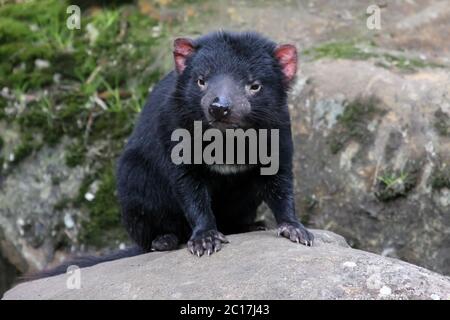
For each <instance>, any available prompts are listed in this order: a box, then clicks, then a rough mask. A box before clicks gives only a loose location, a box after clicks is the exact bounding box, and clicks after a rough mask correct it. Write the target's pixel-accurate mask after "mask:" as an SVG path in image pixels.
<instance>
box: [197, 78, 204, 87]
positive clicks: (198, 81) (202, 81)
mask: <svg viewBox="0 0 450 320" xmlns="http://www.w3.org/2000/svg"><path fill="white" fill-rule="evenodd" d="M197 84H198V86H199V87H200V88H204V87H205V85H206V82H205V80H203V79H202V78H198V80H197Z"/></svg>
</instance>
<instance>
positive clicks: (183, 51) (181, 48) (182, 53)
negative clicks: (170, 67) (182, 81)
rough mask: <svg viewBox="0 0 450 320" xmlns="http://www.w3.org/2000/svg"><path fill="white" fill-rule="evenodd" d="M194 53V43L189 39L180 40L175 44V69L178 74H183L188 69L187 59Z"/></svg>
mask: <svg viewBox="0 0 450 320" xmlns="http://www.w3.org/2000/svg"><path fill="white" fill-rule="evenodd" d="M192 53H194V43H193V41H192V40H191V39H188V38H178V39H175V41H174V42H173V57H174V59H175V68H176V69H177V72H178V73H180V74H181V73H182V72H183V70H184V68H186V59H187V58H188V57H189V56H190V55H191V54H192Z"/></svg>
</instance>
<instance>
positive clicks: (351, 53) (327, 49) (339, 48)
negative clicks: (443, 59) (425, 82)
mask: <svg viewBox="0 0 450 320" xmlns="http://www.w3.org/2000/svg"><path fill="white" fill-rule="evenodd" d="M374 49H375V46H374V44H373V43H362V42H360V43H359V42H356V41H341V42H339V41H336V42H329V43H325V44H322V45H319V46H317V47H313V48H310V49H307V50H304V52H303V53H304V54H306V55H308V56H311V57H313V58H314V59H322V58H330V59H351V60H367V59H370V58H373V59H375V60H376V61H377V64H378V65H380V66H382V67H391V66H394V67H396V68H398V69H400V70H405V71H413V70H416V69H418V68H424V67H442V65H440V64H437V63H432V62H426V61H423V60H420V59H415V58H407V57H404V56H401V55H394V54H387V53H382V52H376V51H375V50H374Z"/></svg>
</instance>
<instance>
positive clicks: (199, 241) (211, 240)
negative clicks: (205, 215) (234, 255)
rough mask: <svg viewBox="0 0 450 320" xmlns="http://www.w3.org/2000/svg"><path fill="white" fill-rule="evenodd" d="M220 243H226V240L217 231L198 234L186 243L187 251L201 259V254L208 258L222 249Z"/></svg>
mask: <svg viewBox="0 0 450 320" xmlns="http://www.w3.org/2000/svg"><path fill="white" fill-rule="evenodd" d="M222 243H228V240H227V238H225V236H224V235H223V234H222V233H220V232H219V231H217V230H209V231H205V232H202V233H198V234H197V235H195V236H193V237H192V238H191V239H190V240H189V241H188V243H187V246H188V250H189V251H190V252H191V253H192V254H195V255H197V256H198V257H201V256H202V255H203V254H207V255H208V256H209V255H211V254H213V253H214V252H217V251H219V250H220V249H221V248H222Z"/></svg>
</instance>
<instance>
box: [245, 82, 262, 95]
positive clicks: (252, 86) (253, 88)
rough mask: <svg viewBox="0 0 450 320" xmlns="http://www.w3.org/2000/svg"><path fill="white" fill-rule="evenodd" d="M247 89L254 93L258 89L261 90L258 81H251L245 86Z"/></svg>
mask: <svg viewBox="0 0 450 320" xmlns="http://www.w3.org/2000/svg"><path fill="white" fill-rule="evenodd" d="M247 90H248V91H249V93H250V94H255V93H257V92H258V91H259V90H261V84H260V83H259V82H253V83H252V84H250V85H248V86H247Z"/></svg>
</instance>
